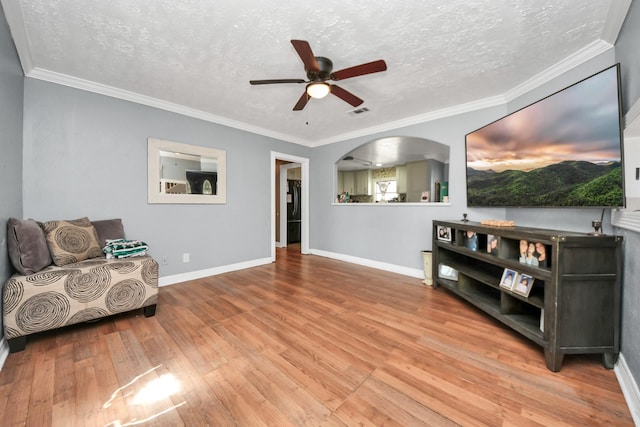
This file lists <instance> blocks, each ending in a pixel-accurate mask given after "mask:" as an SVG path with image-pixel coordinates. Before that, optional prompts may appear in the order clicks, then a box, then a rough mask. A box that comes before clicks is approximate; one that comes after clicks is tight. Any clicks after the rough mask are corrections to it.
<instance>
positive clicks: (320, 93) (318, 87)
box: [307, 82, 331, 99]
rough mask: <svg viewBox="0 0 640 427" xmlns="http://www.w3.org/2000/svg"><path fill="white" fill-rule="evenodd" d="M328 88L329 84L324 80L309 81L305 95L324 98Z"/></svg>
mask: <svg viewBox="0 0 640 427" xmlns="http://www.w3.org/2000/svg"><path fill="white" fill-rule="evenodd" d="M330 90H331V88H330V87H329V85H328V84H327V83H324V82H316V83H309V84H308V85H307V95H309V96H310V97H312V98H316V99H320V98H324V97H325V96H327V95H328V94H329V91H330Z"/></svg>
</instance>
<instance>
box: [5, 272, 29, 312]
mask: <svg viewBox="0 0 640 427" xmlns="http://www.w3.org/2000/svg"><path fill="white" fill-rule="evenodd" d="M23 294H24V288H23V287H22V286H21V285H20V283H19V282H18V281H17V280H16V279H14V278H11V279H9V280H8V281H7V283H6V284H5V285H4V293H3V294H2V306H3V310H5V311H6V312H7V313H8V312H11V311H13V309H14V308H16V307H17V306H18V303H19V302H20V300H22V295H23Z"/></svg>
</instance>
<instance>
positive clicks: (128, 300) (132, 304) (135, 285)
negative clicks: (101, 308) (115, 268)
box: [104, 279, 146, 313]
mask: <svg viewBox="0 0 640 427" xmlns="http://www.w3.org/2000/svg"><path fill="white" fill-rule="evenodd" d="M145 294H146V291H145V289H144V283H142V282H140V281H138V280H135V279H127V280H123V281H121V282H119V283H116V284H115V285H113V286H112V287H111V289H109V292H107V296H106V297H105V301H104V302H105V305H106V306H107V310H109V311H110V312H111V313H120V312H122V311H129V310H133V309H134V308H137V307H142V303H143V302H144V299H145Z"/></svg>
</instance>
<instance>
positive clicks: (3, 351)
mask: <svg viewBox="0 0 640 427" xmlns="http://www.w3.org/2000/svg"><path fill="white" fill-rule="evenodd" d="M7 356H9V343H8V342H7V340H6V339H4V337H2V341H0V371H2V367H3V366H4V362H6V361H7Z"/></svg>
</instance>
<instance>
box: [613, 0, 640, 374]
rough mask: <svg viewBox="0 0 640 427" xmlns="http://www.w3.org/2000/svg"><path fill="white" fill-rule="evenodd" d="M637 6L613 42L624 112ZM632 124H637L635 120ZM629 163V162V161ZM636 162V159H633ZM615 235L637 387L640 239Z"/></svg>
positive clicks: (636, 63)
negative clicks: (618, 242)
mask: <svg viewBox="0 0 640 427" xmlns="http://www.w3.org/2000/svg"><path fill="white" fill-rule="evenodd" d="M639 42H640V5H639V4H638V1H633V2H631V8H630V9H629V13H628V15H627V18H626V20H625V22H624V25H623V26H622V31H621V32H620V35H619V36H618V41H617V42H616V60H617V61H618V62H620V67H621V70H622V89H623V93H622V102H623V105H624V111H625V112H627V111H629V108H631V106H633V105H634V104H635V103H636V102H638V98H640V55H638V43H639ZM635 120H640V118H639V117H636V119H635ZM629 160H631V159H629ZM634 160H636V161H637V159H634ZM616 234H622V235H623V236H624V239H625V240H624V258H625V262H624V279H623V282H624V285H623V290H622V338H621V343H622V354H623V355H624V359H625V361H626V362H627V365H628V366H629V370H630V371H631V372H632V373H633V376H634V378H635V381H636V383H637V384H638V383H640V329H639V328H638V325H640V308H639V306H638V301H640V288H639V287H638V280H639V279H638V277H640V276H639V275H640V235H639V234H638V233H634V232H632V231H628V230H621V229H617V230H616Z"/></svg>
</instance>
